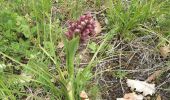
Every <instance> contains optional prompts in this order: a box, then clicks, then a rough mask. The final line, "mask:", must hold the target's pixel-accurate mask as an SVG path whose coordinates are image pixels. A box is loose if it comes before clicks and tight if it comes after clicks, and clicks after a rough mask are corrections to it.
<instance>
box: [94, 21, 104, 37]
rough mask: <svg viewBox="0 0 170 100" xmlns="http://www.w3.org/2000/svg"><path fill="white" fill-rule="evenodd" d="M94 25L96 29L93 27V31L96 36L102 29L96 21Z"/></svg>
mask: <svg viewBox="0 0 170 100" xmlns="http://www.w3.org/2000/svg"><path fill="white" fill-rule="evenodd" d="M95 25H96V27H95V29H94V30H95V33H96V35H97V34H99V33H100V32H101V31H102V27H101V25H100V23H99V22H98V21H95Z"/></svg>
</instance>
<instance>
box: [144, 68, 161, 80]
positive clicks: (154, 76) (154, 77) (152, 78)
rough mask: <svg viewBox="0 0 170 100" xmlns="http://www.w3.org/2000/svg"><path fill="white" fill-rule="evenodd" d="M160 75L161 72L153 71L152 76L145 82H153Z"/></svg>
mask: <svg viewBox="0 0 170 100" xmlns="http://www.w3.org/2000/svg"><path fill="white" fill-rule="evenodd" d="M161 73H162V70H157V71H155V72H154V73H153V74H152V75H150V76H149V77H148V78H147V79H146V80H145V81H146V82H152V81H154V80H155V79H156V78H157V77H158V76H160V74H161Z"/></svg>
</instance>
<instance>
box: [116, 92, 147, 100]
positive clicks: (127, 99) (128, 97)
mask: <svg viewBox="0 0 170 100" xmlns="http://www.w3.org/2000/svg"><path fill="white" fill-rule="evenodd" d="M143 98H144V97H143V95H137V94H136V93H134V92H133V93H127V94H125V95H124V97H123V98H117V100H143Z"/></svg>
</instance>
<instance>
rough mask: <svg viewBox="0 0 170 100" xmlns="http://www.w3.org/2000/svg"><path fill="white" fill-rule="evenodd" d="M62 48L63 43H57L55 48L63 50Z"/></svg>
mask: <svg viewBox="0 0 170 100" xmlns="http://www.w3.org/2000/svg"><path fill="white" fill-rule="evenodd" d="M63 47H64V43H63V42H62V41H61V42H59V43H58V45H57V48H60V49H61V48H63Z"/></svg>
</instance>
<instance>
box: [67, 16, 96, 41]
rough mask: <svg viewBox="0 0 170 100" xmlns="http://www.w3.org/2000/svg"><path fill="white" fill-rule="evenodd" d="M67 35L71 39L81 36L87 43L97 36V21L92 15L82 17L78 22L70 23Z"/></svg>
mask: <svg viewBox="0 0 170 100" xmlns="http://www.w3.org/2000/svg"><path fill="white" fill-rule="evenodd" d="M65 34H66V36H67V37H68V38H69V39H72V38H73V36H77V35H79V36H80V39H81V40H82V41H85V40H87V39H88V38H89V37H90V36H93V35H94V34H95V20H94V19H93V17H92V15H91V14H90V13H88V14H85V15H82V16H81V17H80V18H79V19H78V20H77V21H74V22H68V31H67V32H66V33H65Z"/></svg>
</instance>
